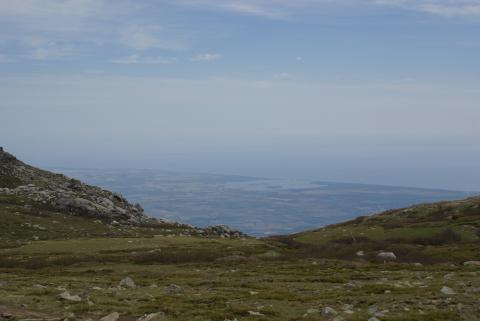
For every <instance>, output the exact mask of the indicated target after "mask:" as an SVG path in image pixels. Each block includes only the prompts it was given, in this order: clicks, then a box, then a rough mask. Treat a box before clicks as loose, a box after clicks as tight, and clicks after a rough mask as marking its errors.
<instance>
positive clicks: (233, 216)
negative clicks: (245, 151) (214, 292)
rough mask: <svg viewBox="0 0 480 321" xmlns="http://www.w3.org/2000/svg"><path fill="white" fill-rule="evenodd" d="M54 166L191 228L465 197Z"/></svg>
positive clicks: (283, 223)
mask: <svg viewBox="0 0 480 321" xmlns="http://www.w3.org/2000/svg"><path fill="white" fill-rule="evenodd" d="M56 172H60V173H64V174H67V175H68V176H71V177H76V178H78V179H81V180H83V181H85V182H88V183H90V184H93V185H98V186H101V187H103V188H106V189H108V190H112V191H116V192H121V193H122V195H124V196H126V197H127V198H128V199H129V200H131V201H133V202H139V203H140V204H142V206H143V207H144V208H145V209H146V211H147V213H148V214H150V215H153V216H155V217H159V218H163V219H168V220H170V221H178V222H182V223H188V224H192V225H194V226H209V225H218V224H227V225H230V226H232V227H234V228H236V229H239V230H241V231H242V232H245V233H248V234H250V235H255V236H265V235H274V234H277V235H278V234H291V233H295V232H301V231H305V230H309V229H312V228H314V227H320V226H324V225H327V224H332V223H337V222H340V221H344V220H348V219H352V218H354V217H357V216H359V215H367V214H373V213H378V212H382V211H385V210H387V209H394V208H400V207H406V206H410V205H412V204H417V203H425V202H434V201H441V200H453V199H461V198H465V197H467V196H469V193H466V192H458V191H446V190H438V189H437V190H432V189H430V190H428V189H416V188H409V187H389V186H376V185H362V184H348V183H332V182H318V181H309V180H298V179H297V180H288V179H265V178H258V177H257V178H255V177H244V176H231V175H230V176H228V175H212V174H201V173H177V172H167V171H158V170H92V169H90V170H88V169H83V170H82V169H77V170H74V169H70V170H68V169H58V170H56Z"/></svg>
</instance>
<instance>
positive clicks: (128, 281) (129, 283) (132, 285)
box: [120, 276, 136, 289]
mask: <svg viewBox="0 0 480 321" xmlns="http://www.w3.org/2000/svg"><path fill="white" fill-rule="evenodd" d="M120 286H121V287H122V288H128V289H135V288H136V285H135V282H133V280H132V279H131V278H130V277H128V276H127V277H126V278H124V279H123V280H122V281H120Z"/></svg>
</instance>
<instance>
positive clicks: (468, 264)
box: [463, 261, 480, 266]
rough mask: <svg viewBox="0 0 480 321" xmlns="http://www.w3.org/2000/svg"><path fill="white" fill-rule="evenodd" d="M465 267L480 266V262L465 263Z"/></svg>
mask: <svg viewBox="0 0 480 321" xmlns="http://www.w3.org/2000/svg"><path fill="white" fill-rule="evenodd" d="M463 265H465V266H480V261H467V262H465V263H463Z"/></svg>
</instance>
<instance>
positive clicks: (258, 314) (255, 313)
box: [248, 311, 263, 316]
mask: <svg viewBox="0 0 480 321" xmlns="http://www.w3.org/2000/svg"><path fill="white" fill-rule="evenodd" d="M248 314H250V315H255V316H260V315H263V314H261V313H260V312H257V311H248Z"/></svg>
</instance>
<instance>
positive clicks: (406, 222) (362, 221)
mask: <svg viewBox="0 0 480 321" xmlns="http://www.w3.org/2000/svg"><path fill="white" fill-rule="evenodd" d="M277 239H278V240H279V241H281V242H283V243H286V244H288V245H289V246H292V247H296V248H304V249H306V250H308V251H310V252H311V253H312V254H317V255H319V256H323V257H337V258H339V257H341V258H345V259H353V258H355V257H356V252H357V251H364V252H366V258H369V259H373V257H374V255H375V254H376V253H377V252H378V251H380V250H388V251H393V252H395V253H396V254H397V256H398V257H399V259H400V260H401V261H406V262H424V263H434V262H457V263H461V262H464V261H467V260H480V251H478V247H479V246H480V198H479V197H474V198H469V199H465V200H461V201H453V202H441V203H433V204H423V205H418V206H413V207H410V208H407V209H400V210H391V211H387V212H385V213H381V214H378V215H374V216H367V217H359V218H357V219H354V220H351V221H348V222H344V223H340V224H335V225H331V226H327V227H325V228H321V229H317V230H313V231H307V232H303V233H299V234H295V235H291V236H288V237H279V238H277Z"/></svg>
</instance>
